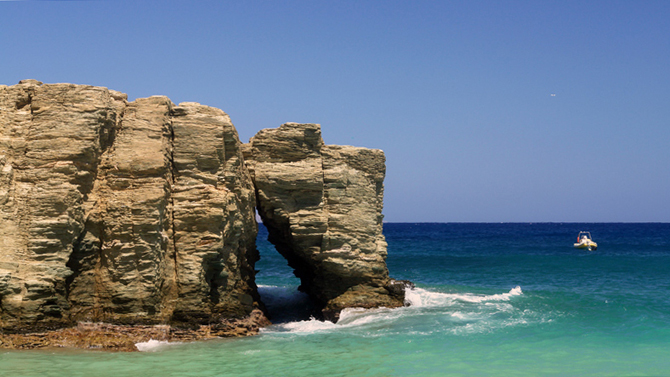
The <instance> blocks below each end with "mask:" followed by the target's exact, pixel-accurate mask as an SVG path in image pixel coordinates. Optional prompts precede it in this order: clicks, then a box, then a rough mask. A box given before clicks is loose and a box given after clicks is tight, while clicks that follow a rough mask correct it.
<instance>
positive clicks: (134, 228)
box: [0, 80, 260, 332]
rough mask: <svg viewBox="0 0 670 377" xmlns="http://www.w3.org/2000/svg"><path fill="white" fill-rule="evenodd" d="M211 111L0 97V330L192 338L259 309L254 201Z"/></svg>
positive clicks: (78, 88) (31, 93)
mask: <svg viewBox="0 0 670 377" xmlns="http://www.w3.org/2000/svg"><path fill="white" fill-rule="evenodd" d="M240 145H241V144H240V142H239V139H238V136H237V132H236V130H235V129H234V127H233V125H232V123H231V122H230V118H229V117H228V115H226V114H225V113H224V112H223V111H221V110H218V109H213V108H210V107H207V106H202V105H199V104H196V103H184V104H180V105H179V106H175V105H174V104H172V102H171V101H170V100H169V99H168V98H166V97H151V98H145V99H138V100H136V101H134V102H130V103H129V102H127V96H125V95H124V94H122V93H119V92H115V91H110V90H108V89H106V88H101V87H92V86H84V85H72V84H46V85H44V84H42V83H40V82H38V81H35V80H26V81H22V82H21V83H20V84H19V85H15V86H10V87H6V86H3V87H0V165H1V166H0V204H1V207H0V329H1V330H4V331H9V332H26V331H37V330H42V329H50V328H58V327H63V326H69V325H72V324H74V323H76V322H78V321H94V322H97V321H105V322H109V323H115V324H158V323H164V324H167V323H172V324H177V325H180V326H187V327H188V326H191V327H193V326H196V327H197V326H199V325H203V324H207V325H211V326H214V328H216V326H217V323H223V320H229V319H236V318H243V317H245V316H248V315H249V314H250V313H251V312H252V310H253V309H254V308H256V307H258V306H259V305H260V304H259V297H258V293H257V290H256V287H255V283H254V263H255V261H256V260H257V259H258V255H257V251H256V248H255V237H256V229H257V228H256V223H255V218H254V204H255V198H254V189H253V185H252V181H251V179H250V177H249V174H248V172H247V170H246V168H245V167H244V164H243V158H242V154H241V151H240Z"/></svg>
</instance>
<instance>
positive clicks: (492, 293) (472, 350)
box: [0, 222, 670, 376]
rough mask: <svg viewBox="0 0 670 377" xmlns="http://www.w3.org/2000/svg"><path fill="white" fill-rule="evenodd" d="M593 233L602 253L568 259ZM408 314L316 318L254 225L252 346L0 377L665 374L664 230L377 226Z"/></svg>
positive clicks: (226, 345) (668, 256)
mask: <svg viewBox="0 0 670 377" xmlns="http://www.w3.org/2000/svg"><path fill="white" fill-rule="evenodd" d="M579 231H590V232H591V234H592V236H593V239H594V240H595V241H596V242H597V243H598V249H597V250H595V251H588V250H584V249H575V248H574V247H573V243H574V242H575V241H576V236H577V234H578V232H579ZM384 234H385V236H386V239H387V242H388V258H387V264H388V267H389V271H390V275H391V277H393V278H396V279H407V280H410V281H412V282H414V283H415V284H416V288H414V289H411V290H410V289H408V290H407V292H406V293H407V302H408V304H409V306H406V307H402V308H397V309H386V308H379V309H372V310H363V309H347V310H345V311H344V312H343V313H342V316H341V319H340V321H339V322H338V323H336V324H333V323H331V322H322V321H319V320H316V319H314V318H312V317H310V316H311V313H312V312H311V308H310V303H309V300H308V299H307V297H306V296H305V295H304V294H303V293H300V292H298V291H297V286H298V285H299V281H298V280H297V279H296V278H295V277H294V276H293V274H292V270H291V268H289V267H288V266H287V265H286V261H285V260H284V259H283V258H282V257H281V256H280V255H279V254H278V253H277V252H276V251H275V250H274V247H273V246H272V245H271V244H269V243H268V242H267V240H266V239H267V231H266V230H265V228H264V227H263V226H262V225H261V226H259V237H258V249H259V251H260V253H261V260H260V261H259V262H258V263H257V265H256V269H257V270H259V273H258V275H257V284H258V286H259V292H260V293H261V296H262V299H263V301H264V302H265V303H266V305H267V307H268V310H269V313H270V315H271V316H272V320H273V323H274V324H273V325H272V326H270V327H267V328H265V329H263V330H262V331H261V333H260V334H259V335H258V336H254V337H248V338H236V339H218V340H212V341H201V342H194V343H176V344H175V343H170V344H168V343H165V342H158V341H150V342H146V343H142V344H138V348H139V349H140V350H141V351H143V352H136V353H112V352H101V351H90V350H73V349H50V350H33V351H5V350H3V351H1V352H0V372H1V373H0V375H2V376H88V375H97V376H116V375H120V374H134V375H148V374H151V375H163V376H314V375H322V374H323V375H326V374H327V375H332V376H345V375H346V376H406V375H416V376H445V375H448V376H491V375H505V376H563V375H570V376H631V375H635V376H659V375H669V374H670V358H669V357H668V355H669V352H670V351H669V350H670V279H669V277H670V223H563V222H546V223H520V222H513V223H430V222H427V223H394V222H389V223H384Z"/></svg>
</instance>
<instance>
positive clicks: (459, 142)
mask: <svg viewBox="0 0 670 377" xmlns="http://www.w3.org/2000/svg"><path fill="white" fill-rule="evenodd" d="M0 51H1V52H0V78H1V80H0V84H5V85H13V84H16V83H17V82H18V81H19V80H21V79H26V78H34V79H38V80H40V81H43V82H46V83H54V82H71V83H77V84H90V85H99V86H106V87H109V88H111V89H115V90H119V91H122V92H125V93H128V95H129V97H130V98H131V99H134V98H138V97H147V96H151V95H167V96H168V97H170V98H171V99H172V100H173V102H175V103H179V102H182V101H195V102H200V103H202V104H206V105H209V106H214V107H218V108H221V109H223V110H224V111H226V112H227V113H228V114H230V116H231V118H232V120H233V123H234V124H235V125H236V127H237V129H238V131H239V133H240V137H241V139H242V141H244V142H246V141H248V139H249V138H250V137H251V136H253V135H254V134H255V133H256V132H257V131H258V130H260V129H262V128H270V127H277V126H279V125H280V124H282V123H284V122H310V123H320V124H321V125H322V132H323V137H324V139H325V141H326V143H328V144H348V145H356V146H364V147H370V148H379V149H383V150H384V151H385V152H386V157H387V179H386V197H385V208H384V213H385V215H386V220H387V221H394V222H397V221H409V222H414V221H431V222H432V221H435V222H460V221H481V222H498V221H501V222H512V221H519V222H541V221H556V222H567V221H575V222H591V221H604V222H609V221H613V222H618V221H622V222H628V221H631V222H632V221H661V222H668V221H670V194H669V193H670V101H669V99H670V1H586V2H584V1H555V2H554V1H389V0H384V1H179V2H174V1H156V2H150V1H127V2H121V1H90V2H87V1H71V2H60V1H0Z"/></svg>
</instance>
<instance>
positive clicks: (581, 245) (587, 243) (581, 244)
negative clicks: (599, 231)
mask: <svg viewBox="0 0 670 377" xmlns="http://www.w3.org/2000/svg"><path fill="white" fill-rule="evenodd" d="M575 248H577V249H588V250H589V251H591V250H596V249H598V244H597V243H595V242H593V238H591V233H590V232H579V234H578V235H577V243H575Z"/></svg>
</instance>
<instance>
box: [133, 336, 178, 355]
mask: <svg viewBox="0 0 670 377" xmlns="http://www.w3.org/2000/svg"><path fill="white" fill-rule="evenodd" d="M177 344H181V343H180V342H172V343H170V342H168V341H165V340H153V339H150V340H149V341H148V342H140V343H135V347H137V350H138V351H140V352H155V351H160V350H162V349H165V348H166V347H169V346H173V345H177Z"/></svg>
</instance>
